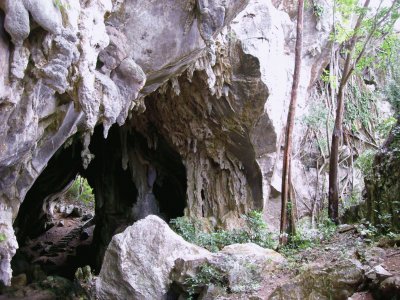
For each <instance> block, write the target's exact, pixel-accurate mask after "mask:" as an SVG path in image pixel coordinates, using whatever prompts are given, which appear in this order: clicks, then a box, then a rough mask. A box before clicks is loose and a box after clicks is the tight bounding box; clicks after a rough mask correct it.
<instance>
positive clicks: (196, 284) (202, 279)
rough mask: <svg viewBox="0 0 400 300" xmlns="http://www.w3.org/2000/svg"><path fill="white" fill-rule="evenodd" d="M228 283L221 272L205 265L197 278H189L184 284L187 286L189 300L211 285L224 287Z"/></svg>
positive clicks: (197, 274)
mask: <svg viewBox="0 0 400 300" xmlns="http://www.w3.org/2000/svg"><path fill="white" fill-rule="evenodd" d="M226 281H227V280H226V278H225V276H224V274H223V273H222V272H221V271H220V270H218V269H217V268H216V267H214V266H212V265H210V264H208V263H205V264H203V265H201V266H200V268H199V271H198V272H197V273H196V275H195V276H193V277H189V278H187V279H186V280H185V282H184V283H185V285H186V286H187V292H188V294H189V299H192V298H193V296H195V295H196V294H198V293H199V292H200V291H201V289H202V288H204V287H206V286H209V285H211V284H212V285H215V286H219V287H223V286H225V285H226Z"/></svg>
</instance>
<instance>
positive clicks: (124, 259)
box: [95, 215, 211, 299]
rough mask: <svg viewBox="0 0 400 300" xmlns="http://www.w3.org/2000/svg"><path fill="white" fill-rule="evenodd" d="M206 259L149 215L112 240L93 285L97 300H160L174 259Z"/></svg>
mask: <svg viewBox="0 0 400 300" xmlns="http://www.w3.org/2000/svg"><path fill="white" fill-rule="evenodd" d="M210 255H211V253H210V252H209V251H207V250H205V249H203V248H200V247H198V246H195V245H192V244H190V243H188V242H186V241H185V240H184V239H183V238H182V237H180V236H179V235H177V234H176V233H175V232H174V231H172V229H170V228H169V226H168V224H167V223H165V222H164V221H163V220H161V219H160V218H158V217H156V216H153V215H150V216H148V217H146V218H145V219H142V220H140V221H138V222H136V223H135V224H133V225H132V226H129V227H127V228H126V229H125V231H124V232H122V233H120V234H117V235H115V236H114V237H113V238H112V240H111V243H110V244H109V246H108V248H107V251H106V253H105V256H104V261H103V266H102V268H101V271H100V274H99V277H98V278H97V280H96V283H95V285H96V293H97V295H98V299H164V298H165V296H166V294H167V292H168V288H169V285H170V283H171V281H170V279H169V274H170V272H171V270H172V269H173V266H174V264H175V260H176V259H177V258H178V257H181V258H187V259H188V258H189V257H191V258H202V257H208V256H210Z"/></svg>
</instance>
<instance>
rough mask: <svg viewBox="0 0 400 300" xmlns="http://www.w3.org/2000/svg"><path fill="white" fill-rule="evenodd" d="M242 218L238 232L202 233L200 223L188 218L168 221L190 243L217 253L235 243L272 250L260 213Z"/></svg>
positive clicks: (271, 242)
mask: <svg viewBox="0 0 400 300" xmlns="http://www.w3.org/2000/svg"><path fill="white" fill-rule="evenodd" d="M242 218H243V219H244V220H245V222H246V226H245V227H244V228H241V229H238V230H232V231H227V230H218V231H215V232H204V231H203V230H202V226H201V223H200V222H199V221H197V220H192V219H189V218H188V217H179V218H176V219H172V220H171V221H170V226H171V228H172V229H173V230H174V231H175V232H176V233H178V234H179V235H180V236H182V237H183V238H184V239H185V240H187V241H188V242H190V243H193V244H196V245H198V246H200V247H203V248H206V249H208V250H209V251H212V252H217V251H219V250H220V249H222V248H223V247H225V246H227V245H231V244H236V243H250V242H251V243H255V244H257V245H259V246H261V247H266V248H272V247H273V239H272V234H271V232H269V231H268V228H267V224H265V222H264V220H263V219H262V213H261V212H258V211H252V212H250V213H249V214H248V215H243V216H242Z"/></svg>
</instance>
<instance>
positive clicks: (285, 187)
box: [279, 0, 304, 245]
mask: <svg viewBox="0 0 400 300" xmlns="http://www.w3.org/2000/svg"><path fill="white" fill-rule="evenodd" d="M303 12H304V0H299V4H298V11H297V35H296V49H295V64H294V75H293V84H292V93H291V98H290V106H289V112H288V118H287V124H286V138H285V150H284V154H283V168H282V209H281V224H280V237H279V243H280V245H285V244H286V243H287V234H286V232H287V229H288V222H287V219H288V210H287V207H288V198H289V193H290V188H289V184H290V182H291V181H290V178H289V176H290V174H289V173H290V172H289V169H290V162H291V153H292V134H293V126H294V121H295V112H296V104H297V90H298V88H299V82H300V69H301V51H302V46H303ZM289 217H290V216H289Z"/></svg>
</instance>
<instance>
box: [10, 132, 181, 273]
mask: <svg viewBox="0 0 400 300" xmlns="http://www.w3.org/2000/svg"><path fill="white" fill-rule="evenodd" d="M126 133H127V134H126ZM124 134H125V135H124ZM124 138H125V140H124ZM157 140H158V142H157V147H156V148H155V147H153V148H150V147H149V146H148V142H147V140H146V138H145V137H144V136H142V135H141V134H139V133H137V132H135V131H130V130H129V128H126V127H125V125H124V126H122V127H119V126H117V125H114V126H113V127H112V128H111V129H110V131H109V134H108V137H107V139H104V137H103V127H102V126H98V127H97V128H96V129H95V132H94V134H93V136H92V138H91V142H90V146H89V149H90V152H91V153H92V154H94V159H93V160H92V161H91V163H90V164H89V167H88V168H87V169H86V170H85V169H83V167H82V161H81V152H82V149H83V146H82V142H81V138H80V137H79V136H75V137H74V138H73V139H72V142H71V143H69V145H68V146H64V147H62V148H60V149H59V150H58V151H57V152H56V153H55V155H54V156H53V157H52V158H51V160H50V161H49V163H48V165H47V167H46V168H45V169H44V170H43V172H42V173H41V175H40V176H39V177H38V179H37V180H36V181H35V183H34V184H33V186H32V187H31V188H30V190H29V191H28V193H27V195H26V197H25V200H24V202H23V203H22V204H21V207H20V210H19V213H18V216H17V218H16V220H15V222H14V228H15V231H16V235H17V239H18V243H19V245H20V249H19V250H18V251H17V254H16V255H15V256H14V258H13V261H12V267H13V273H14V275H18V274H20V273H26V274H27V276H28V280H29V278H30V277H32V276H34V275H32V274H33V273H34V272H35V270H37V269H38V267H34V266H35V264H38V265H39V266H40V268H41V269H42V270H43V271H44V272H45V273H46V274H55V275H61V276H64V277H67V278H73V276H74V273H75V270H76V269H77V268H78V267H82V266H85V265H90V266H91V268H92V270H94V272H95V273H98V272H99V271H100V268H101V262H102V258H103V256H104V252H105V250H106V248H107V245H108V244H109V242H110V240H111V238H112V236H113V235H115V234H117V233H119V232H121V231H123V230H124V229H125V228H126V227H127V226H129V225H131V224H133V223H134V222H135V221H137V220H138V219H139V217H138V215H135V213H133V211H134V209H133V208H134V206H135V204H136V203H137V202H138V201H140V200H138V198H139V194H140V192H139V191H143V190H146V189H149V187H148V186H145V187H142V186H137V185H138V183H140V182H143V180H142V181H140V180H135V178H134V176H139V177H143V178H145V179H146V178H147V177H148V176H149V175H148V174H143V172H146V170H147V172H148V168H149V167H148V166H146V164H149V165H150V164H151V166H152V168H154V170H155V173H156V174H157V175H156V176H154V177H156V178H154V185H152V188H151V189H150V192H149V193H152V194H153V195H154V197H155V199H156V202H157V206H158V210H157V211H158V214H159V216H161V217H162V218H163V219H164V220H165V221H167V222H168V221H169V220H170V219H172V218H176V217H179V216H183V214H184V208H185V206H186V170H185V167H184V165H183V163H182V159H181V157H180V155H179V154H178V153H177V152H176V151H174V150H173V149H172V148H171V147H170V146H169V144H168V143H167V142H166V141H165V139H163V138H162V137H161V136H158V137H157ZM124 147H125V149H124ZM124 151H125V153H128V154H130V153H134V154H135V155H136V156H138V155H139V156H140V157H141V160H139V161H138V160H132V159H128V164H127V168H126V169H124V168H123V163H122V160H123V153H124ZM128 157H130V155H128ZM78 174H79V175H80V176H82V177H83V178H86V179H87V182H88V183H89V184H90V186H91V188H92V189H93V193H94V198H95V205H94V212H93V215H94V216H92V217H93V218H92V219H91V220H88V218H87V217H86V216H83V217H82V215H80V216H79V218H76V216H75V218H70V219H67V220H64V221H63V225H60V224H59V223H57V222H58V221H55V220H54V214H52V213H49V211H51V212H52V208H53V207H54V205H52V203H53V204H54V203H57V202H58V201H60V199H62V198H63V195H65V192H66V190H67V187H68V186H70V185H71V183H72V182H73V181H74V179H75V178H76V176H77V175H78ZM144 182H147V181H146V180H144ZM154 197H153V198H154ZM146 213H147V212H146V211H145V212H142V213H141V214H139V216H140V218H142V217H144V216H145V215H146ZM64 222H65V224H66V225H64ZM89 223H90V224H89ZM71 224H72V225H71ZM78 225H79V226H78ZM61 226H62V229H63V230H64V232H65V234H66V235H67V236H68V237H69V239H68V237H60V238H61V239H60V240H58V241H57V240H54V241H46V242H44V243H43V242H40V243H38V242H37V241H39V240H40V237H43V236H46V235H48V236H49V235H50V236H51V230H53V231H54V230H56V229H57V230H61V229H58V227H61ZM69 226H71V227H69ZM54 228H56V229H54ZM68 228H71V230H70V231H69V232H68ZM83 231H84V232H85V234H87V233H88V234H87V235H90V238H88V237H87V236H86V237H85V239H84V240H83V241H82V232H83ZM72 232H74V234H75V235H76V236H75V237H73V238H72V237H71V236H72ZM74 238H76V241H75V242H74V240H73V239H74ZM60 241H61V242H60ZM62 242H63V244H62V247H61V246H60V247H58V246H59V245H60V243H62ZM35 251H36V255H35V256H33V255H32V252H35ZM60 255H61V256H63V259H61V262H60V261H57V257H58V258H59V256H60Z"/></svg>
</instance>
